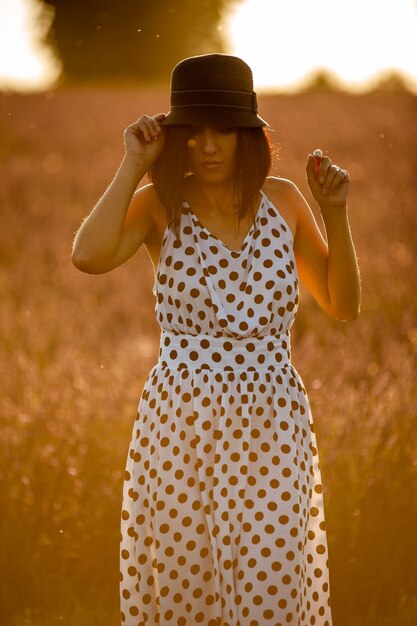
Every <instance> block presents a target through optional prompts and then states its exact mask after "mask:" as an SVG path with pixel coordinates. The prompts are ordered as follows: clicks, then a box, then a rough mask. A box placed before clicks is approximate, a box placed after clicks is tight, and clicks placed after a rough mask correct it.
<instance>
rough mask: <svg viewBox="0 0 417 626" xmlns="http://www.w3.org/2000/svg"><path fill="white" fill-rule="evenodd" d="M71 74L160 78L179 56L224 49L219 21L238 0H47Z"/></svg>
mask: <svg viewBox="0 0 417 626" xmlns="http://www.w3.org/2000/svg"><path fill="white" fill-rule="evenodd" d="M43 2H44V3H45V4H48V5H52V6H53V7H54V9H55V18H54V22H53V25H52V29H51V31H50V33H49V35H48V39H49V42H50V43H52V44H53V45H54V46H55V47H56V48H57V50H58V53H59V54H60V56H61V59H62V62H63V68H64V74H65V76H66V77H68V78H70V79H76V80H88V79H91V78H93V79H100V78H105V79H113V80H118V79H121V80H123V79H126V78H136V79H145V80H148V79H158V78H166V77H167V76H169V74H170V72H171V70H172V67H173V66H174V65H175V63H177V62H178V61H179V60H181V59H182V58H184V57H186V56H190V55H194V54H203V53H206V52H214V51H217V52H222V51H224V40H223V36H222V31H221V26H220V21H221V17H222V13H223V10H224V8H225V7H226V6H227V5H229V4H231V3H232V2H236V0H203V1H202V2H195V0H154V1H150V0H117V1H116V0H87V1H86V2H71V0H70V1H68V0H43Z"/></svg>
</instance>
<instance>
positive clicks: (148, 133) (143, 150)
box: [124, 113, 165, 168]
mask: <svg viewBox="0 0 417 626" xmlns="http://www.w3.org/2000/svg"><path fill="white" fill-rule="evenodd" d="M164 117H165V113H157V114H156V115H153V116H152V117H151V116H149V115H142V117H140V118H139V119H138V120H137V121H136V122H134V123H133V124H130V126H128V127H127V128H126V129H125V131H124V144H125V150H126V155H128V156H134V157H136V158H137V159H138V161H140V162H141V163H143V164H144V165H145V166H146V167H147V168H149V167H150V166H151V165H152V163H153V162H154V161H155V160H156V159H157V158H158V156H159V155H160V153H161V151H162V148H163V147H164V141H165V133H164V131H163V128H162V127H161V125H160V124H159V122H160V121H161V120H163V119H164Z"/></svg>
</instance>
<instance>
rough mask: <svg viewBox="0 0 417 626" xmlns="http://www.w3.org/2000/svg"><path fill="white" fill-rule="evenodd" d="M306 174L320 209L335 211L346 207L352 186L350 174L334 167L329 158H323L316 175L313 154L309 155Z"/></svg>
mask: <svg viewBox="0 0 417 626" xmlns="http://www.w3.org/2000/svg"><path fill="white" fill-rule="evenodd" d="M306 172H307V180H308V185H309V187H310V189H311V193H312V194H313V196H314V199H315V200H316V201H317V202H318V204H319V205H320V207H322V208H329V209H335V208H338V207H345V206H346V202H347V195H348V192H349V186H350V176H349V172H347V171H346V170H343V169H342V168H340V167H338V166H337V165H334V164H333V163H332V162H331V160H330V159H329V157H327V156H323V157H321V159H320V165H319V167H318V172H317V174H316V172H315V168H314V157H313V155H312V154H309V155H308V161H307V167H306Z"/></svg>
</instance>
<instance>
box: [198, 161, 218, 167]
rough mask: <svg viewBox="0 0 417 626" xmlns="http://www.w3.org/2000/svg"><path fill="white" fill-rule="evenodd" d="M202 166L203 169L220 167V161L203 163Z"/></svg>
mask: <svg viewBox="0 0 417 626" xmlns="http://www.w3.org/2000/svg"><path fill="white" fill-rule="evenodd" d="M202 165H203V166H204V167H209V168H210V167H216V166H218V165H221V161H203V162H202Z"/></svg>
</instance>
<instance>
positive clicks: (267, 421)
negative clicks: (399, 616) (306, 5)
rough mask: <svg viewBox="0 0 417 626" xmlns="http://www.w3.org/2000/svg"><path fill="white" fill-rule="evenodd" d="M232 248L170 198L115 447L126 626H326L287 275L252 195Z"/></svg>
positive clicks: (268, 217) (286, 261) (281, 250)
mask: <svg viewBox="0 0 417 626" xmlns="http://www.w3.org/2000/svg"><path fill="white" fill-rule="evenodd" d="M261 194H262V199H261V203H260V205H259V209H258V212H257V215H256V219H255V222H254V224H253V225H252V227H251V229H250V230H249V232H248V234H247V235H246V237H245V240H244V242H243V244H242V247H241V249H240V250H239V251H232V250H230V249H229V248H227V247H226V245H225V244H224V243H223V242H222V241H221V240H220V239H218V238H217V237H216V236H215V235H213V234H212V233H210V232H209V231H208V230H207V229H206V228H205V227H204V226H203V224H202V223H201V222H200V221H199V220H198V219H197V217H196V215H195V214H194V213H193V211H192V209H191V207H190V206H189V205H188V204H187V203H184V205H183V211H182V214H181V224H180V226H181V231H180V236H181V239H180V240H178V239H177V238H176V237H175V234H174V233H173V231H172V230H171V229H170V228H167V229H166V231H165V233H164V238H163V243H162V250H161V255H160V260H159V264H158V268H157V273H156V281H155V287H154V294H155V296H156V307H155V313H156V318H157V321H158V323H159V324H160V326H161V342H160V350H159V358H158V362H157V363H156V365H155V366H154V367H153V368H152V369H151V371H150V372H149V375H148V377H147V379H146V382H145V385H144V388H143V391H142V395H141V398H140V402H139V407H138V414H137V418H136V421H135V424H134V428H133V436H132V442H131V445H130V449H129V454H128V459H127V466H126V475H125V482H124V492H123V506H122V522H121V531H122V532H121V558H120V561H121V577H120V580H121V582H120V589H121V609H122V624H124V625H125V626H145V625H146V626H155V625H159V624H160V625H163V626H168V625H169V626H171V625H175V626H186V625H187V626H191V625H193V626H194V625H195V624H202V625H203V626H268V625H270V626H287V625H290V626H311V625H314V626H331V624H332V618H331V611H330V593H329V572H328V554H327V541H326V530H325V520H324V508H323V493H322V485H321V478H320V468H319V458H318V453H317V446H316V438H315V433H314V425H313V419H312V415H311V411H310V407H309V402H308V398H307V394H306V390H305V388H304V385H303V382H302V380H301V378H300V376H299V374H298V373H297V371H296V370H295V369H294V367H293V366H292V365H291V362H290V328H291V325H292V323H293V321H294V317H295V315H296V311H297V306H298V275H297V268H296V265H295V259H294V252H293V240H292V234H291V231H290V229H289V227H288V226H287V225H286V223H285V221H284V220H283V218H282V217H281V215H280V213H279V211H277V209H276V208H275V207H274V205H273V204H272V203H271V202H270V200H269V199H268V198H267V197H266V195H265V194H264V193H263V192H261Z"/></svg>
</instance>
